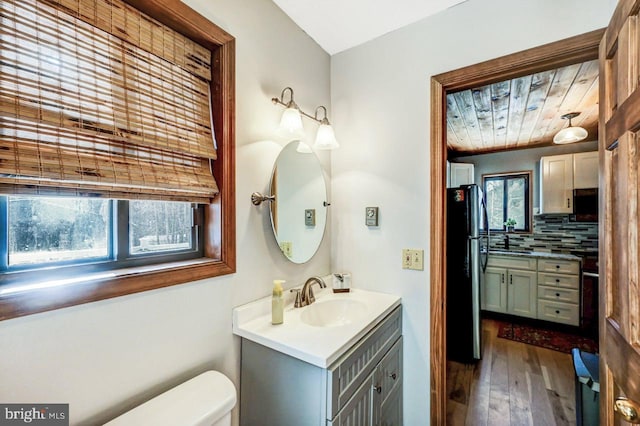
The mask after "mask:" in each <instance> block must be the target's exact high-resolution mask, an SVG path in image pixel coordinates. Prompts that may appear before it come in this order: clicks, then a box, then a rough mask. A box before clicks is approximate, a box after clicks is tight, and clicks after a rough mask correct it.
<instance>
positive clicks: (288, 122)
mask: <svg viewBox="0 0 640 426" xmlns="http://www.w3.org/2000/svg"><path fill="white" fill-rule="evenodd" d="M278 134H279V135H280V136H282V137H283V138H287V140H300V139H304V128H303V127H302V117H301V116H300V111H299V110H298V108H287V109H285V110H284V112H283V113H282V118H281V119H280V126H279V127H278Z"/></svg>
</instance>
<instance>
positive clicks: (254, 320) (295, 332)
mask: <svg viewBox="0 0 640 426" xmlns="http://www.w3.org/2000/svg"><path fill="white" fill-rule="evenodd" d="M328 284H329V285H328V287H327V288H326V289H322V290H321V289H319V288H318V286H314V287H313V291H314V294H315V297H316V303H318V302H322V301H328V300H333V299H350V300H356V301H359V302H361V303H364V304H365V305H366V307H367V309H366V313H365V314H364V315H363V316H362V317H361V318H358V319H357V320H355V321H353V322H351V323H349V324H344V325H339V326H327V327H316V326H311V325H308V324H305V323H304V322H302V321H301V319H300V316H301V314H302V312H304V310H305V309H306V308H307V307H302V308H294V307H293V304H292V303H291V301H292V300H293V299H292V298H291V297H289V291H288V290H287V298H286V300H287V301H289V303H288V304H287V305H286V306H285V309H284V324H279V325H273V324H271V296H269V297H265V298H263V299H259V300H256V301H254V302H251V303H247V304H246V305H242V306H238V307H236V308H234V309H233V334H235V335H237V336H241V337H243V338H245V339H248V340H251V341H253V342H256V343H259V344H261V345H263V346H266V347H268V348H271V349H274V350H276V351H278V352H282V353H284V354H287V355H290V356H292V357H295V358H297V359H300V360H302V361H305V362H308V363H310V364H313V365H316V366H318V367H322V368H327V367H328V366H330V365H331V364H332V363H333V362H334V361H336V360H337V359H338V358H339V357H340V356H341V355H343V354H344V353H345V352H346V351H347V350H348V349H349V348H350V347H351V346H353V345H354V344H355V343H356V342H357V341H358V340H360V339H361V338H362V337H363V336H364V335H365V334H367V333H368V332H369V331H370V330H372V329H373V328H374V327H375V326H376V324H378V323H379V322H380V321H381V320H382V319H383V318H384V317H386V316H387V315H388V314H389V313H391V311H393V309H394V308H395V307H396V306H399V305H400V302H401V300H400V297H399V296H396V295H392V294H385V293H377V292H372V291H366V290H360V289H353V288H352V289H351V291H350V292H349V293H333V291H332V290H331V285H330V281H329V282H328ZM310 306H313V305H310Z"/></svg>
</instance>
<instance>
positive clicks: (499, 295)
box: [480, 267, 507, 313]
mask: <svg viewBox="0 0 640 426" xmlns="http://www.w3.org/2000/svg"><path fill="white" fill-rule="evenodd" d="M480 300H481V308H482V309H484V310H486V311H493V312H503V313H504V312H507V270H506V269H503V268H492V267H487V270H486V271H485V273H484V280H483V285H482V294H481V295H480Z"/></svg>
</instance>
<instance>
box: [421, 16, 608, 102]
mask: <svg viewBox="0 0 640 426" xmlns="http://www.w3.org/2000/svg"><path fill="white" fill-rule="evenodd" d="M604 31H605V29H604V28H602V29H599V30H595V31H591V32H588V33H585V34H581V35H578V36H575V37H570V38H567V39H564V40H560V41H556V42H553V43H549V44H545V45H542V46H538V47H534V48H531V49H527V50H523V51H521V52H517V53H513V54H511V55H506V56H502V57H500V58H496V59H491V60H489V61H485V62H481V63H479V64H475V65H470V66H468V67H464V68H460V69H457V70H454V71H449V72H446V73H442V74H438V75H436V76H434V77H433V78H435V79H436V80H437V81H439V82H442V83H443V85H445V86H446V87H445V90H446V91H447V92H457V91H460V90H465V89H472V88H474V87H478V86H484V85H487V84H491V83H496V82H498V81H503V80H509V79H512V78H517V77H522V76H524V75H528V74H533V73H536V72H540V71H546V70H550V69H554V68H560V67H563V66H567V65H571V64H577V63H580V62H586V61H592V60H594V59H597V58H598V44H599V43H600V40H601V39H602V36H603V35H604ZM558 52H562V54H561V55H558V54H557V53H558Z"/></svg>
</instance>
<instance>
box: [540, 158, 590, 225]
mask: <svg viewBox="0 0 640 426" xmlns="http://www.w3.org/2000/svg"><path fill="white" fill-rule="evenodd" d="M597 187H598V152H597V151H594V152H584V153H578V154H564V155H551V156H547V157H542V158H540V213H565V214H569V213H573V190H574V189H580V188H597Z"/></svg>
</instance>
